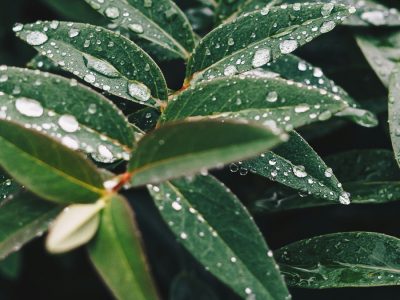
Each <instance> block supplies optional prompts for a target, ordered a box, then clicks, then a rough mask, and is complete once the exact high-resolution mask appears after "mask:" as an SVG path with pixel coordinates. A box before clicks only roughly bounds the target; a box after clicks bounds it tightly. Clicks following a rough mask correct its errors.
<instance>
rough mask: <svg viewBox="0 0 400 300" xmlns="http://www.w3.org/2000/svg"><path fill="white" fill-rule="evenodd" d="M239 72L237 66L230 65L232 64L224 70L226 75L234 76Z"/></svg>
mask: <svg viewBox="0 0 400 300" xmlns="http://www.w3.org/2000/svg"><path fill="white" fill-rule="evenodd" d="M238 72H239V71H238V69H237V68H236V66H234V65H230V66H227V67H226V68H225V70H224V75H225V76H233V75H235V74H237V73H238Z"/></svg>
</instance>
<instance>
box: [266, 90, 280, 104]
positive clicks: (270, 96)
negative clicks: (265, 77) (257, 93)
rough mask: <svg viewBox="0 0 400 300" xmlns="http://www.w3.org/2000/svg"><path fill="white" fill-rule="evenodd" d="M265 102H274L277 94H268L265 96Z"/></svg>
mask: <svg viewBox="0 0 400 300" xmlns="http://www.w3.org/2000/svg"><path fill="white" fill-rule="evenodd" d="M266 100H267V101H268V102H271V103H273V102H276V101H277V100H278V93H277V92H275V91H274V92H269V93H268V94H267V97H266Z"/></svg>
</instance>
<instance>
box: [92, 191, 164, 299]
mask: <svg viewBox="0 0 400 300" xmlns="http://www.w3.org/2000/svg"><path fill="white" fill-rule="evenodd" d="M109 200H110V201H109V203H108V204H107V206H106V207H105V209H104V210H103V212H102V216H101V222H100V227H99V231H98V233H97V235H96V236H95V238H94V239H93V240H92V242H91V243H90V244H89V257H90V259H91V261H92V263H93V264H94V266H95V268H96V269H97V271H98V273H99V274H100V275H101V277H102V279H103V280H104V281H105V283H106V284H107V286H108V287H109V288H110V290H111V291H112V292H113V294H114V296H115V297H116V299H121V300H122V299H135V300H154V299H158V296H157V291H156V288H155V286H154V284H153V282H152V279H151V275H150V272H149V269H148V266H147V262H146V258H145V255H144V251H143V246H142V242H141V237H140V232H139V229H138V227H137V225H136V222H135V218H134V215H133V211H132V209H131V208H130V207H129V204H128V203H127V201H126V200H125V199H124V198H122V197H121V196H117V195H113V196H112V198H110V199H109Z"/></svg>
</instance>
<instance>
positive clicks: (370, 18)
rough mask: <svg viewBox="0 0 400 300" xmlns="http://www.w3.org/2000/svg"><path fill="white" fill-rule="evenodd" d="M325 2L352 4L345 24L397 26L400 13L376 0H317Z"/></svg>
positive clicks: (298, 0)
mask: <svg viewBox="0 0 400 300" xmlns="http://www.w3.org/2000/svg"><path fill="white" fill-rule="evenodd" d="M308 1H309V0H285V2H288V3H297V2H308ZM318 2H325V3H327V4H326V5H331V4H330V3H333V2H338V3H342V4H345V5H349V6H353V7H355V8H356V9H357V11H356V13H355V14H354V15H352V16H350V17H349V18H348V19H346V20H345V21H344V24H345V25H351V26H399V25H400V14H399V12H398V10H397V9H396V8H394V7H387V6H384V5H382V4H380V3H378V2H384V1H379V0H378V1H376V0H362V1H360V0H334V1H332V0H318Z"/></svg>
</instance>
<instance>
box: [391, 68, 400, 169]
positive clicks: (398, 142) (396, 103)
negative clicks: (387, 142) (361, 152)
mask: <svg viewBox="0 0 400 300" xmlns="http://www.w3.org/2000/svg"><path fill="white" fill-rule="evenodd" d="M399 124H400V64H398V65H397V66H396V67H395V69H394V70H393V72H392V75H391V77H390V82H389V128H390V138H391V140H392V146H393V151H394V156H395V157H396V160H397V163H398V164H399V166H400V126H399Z"/></svg>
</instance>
